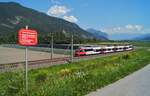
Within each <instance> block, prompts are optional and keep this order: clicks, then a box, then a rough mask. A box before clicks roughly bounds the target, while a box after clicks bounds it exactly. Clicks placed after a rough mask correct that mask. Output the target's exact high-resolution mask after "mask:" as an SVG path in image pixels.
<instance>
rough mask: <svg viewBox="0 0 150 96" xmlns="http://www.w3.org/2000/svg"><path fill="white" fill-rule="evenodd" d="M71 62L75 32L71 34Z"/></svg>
mask: <svg viewBox="0 0 150 96" xmlns="http://www.w3.org/2000/svg"><path fill="white" fill-rule="evenodd" d="M71 62H73V34H72V36H71Z"/></svg>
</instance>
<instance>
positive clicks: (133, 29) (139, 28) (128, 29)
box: [101, 24, 145, 34]
mask: <svg viewBox="0 0 150 96" xmlns="http://www.w3.org/2000/svg"><path fill="white" fill-rule="evenodd" d="M101 30H102V31H104V32H107V33H108V34H120V33H131V34H134V33H144V31H145V28H144V26H143V25H137V24H136V25H133V24H127V25H124V26H115V27H108V28H103V29H101Z"/></svg>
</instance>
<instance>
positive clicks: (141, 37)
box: [134, 33, 150, 41]
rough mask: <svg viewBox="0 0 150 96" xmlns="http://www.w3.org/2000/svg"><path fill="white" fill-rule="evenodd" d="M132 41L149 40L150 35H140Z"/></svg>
mask: <svg viewBox="0 0 150 96" xmlns="http://www.w3.org/2000/svg"><path fill="white" fill-rule="evenodd" d="M134 40H146V41H147V40H148V41H149V40H150V33H148V34H144V35H141V36H138V37H136V38H134Z"/></svg>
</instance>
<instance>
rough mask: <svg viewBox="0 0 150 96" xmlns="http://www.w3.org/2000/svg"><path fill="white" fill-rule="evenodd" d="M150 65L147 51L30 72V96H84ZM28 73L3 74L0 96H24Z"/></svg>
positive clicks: (1, 75)
mask: <svg viewBox="0 0 150 96" xmlns="http://www.w3.org/2000/svg"><path fill="white" fill-rule="evenodd" d="M149 63H150V51H148V49H146V48H142V49H138V50H136V51H133V52H130V53H123V54H120V55H116V56H109V57H103V58H96V59H93V60H87V61H81V62H76V63H69V64H66V65H59V66H53V67H49V68H43V69H37V70H31V71H29V94H30V96H83V95H85V94H87V93H89V92H91V91H94V90H96V89H98V88H101V87H104V86H106V85H108V84H110V83H113V82H115V81H117V80H119V79H121V78H123V77H125V76H127V75H128V74H131V73H132V72H134V71H136V70H138V69H140V68H142V67H144V66H145V65H147V64H149ZM23 74H24V73H23V72H22V71H20V72H18V73H12V72H8V73H1V74H0V81H1V82H0V96H24V80H23V78H24V75H23Z"/></svg>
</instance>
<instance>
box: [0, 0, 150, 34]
mask: <svg viewBox="0 0 150 96" xmlns="http://www.w3.org/2000/svg"><path fill="white" fill-rule="evenodd" d="M0 1H1V2H8V1H13V2H18V3H20V4H22V5H23V6H26V7H29V8H33V9H36V10H38V11H41V12H44V13H48V14H49V15H51V16H56V17H59V18H63V19H66V20H70V22H75V23H77V24H78V25H79V26H81V27H82V28H84V29H86V28H95V29H98V30H102V31H106V32H107V33H109V34H116V33H118V34H119V33H127V32H128V33H131V34H135V33H149V32H150V21H149V20H150V19H149V18H150V0H0ZM48 10H49V11H48Z"/></svg>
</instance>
